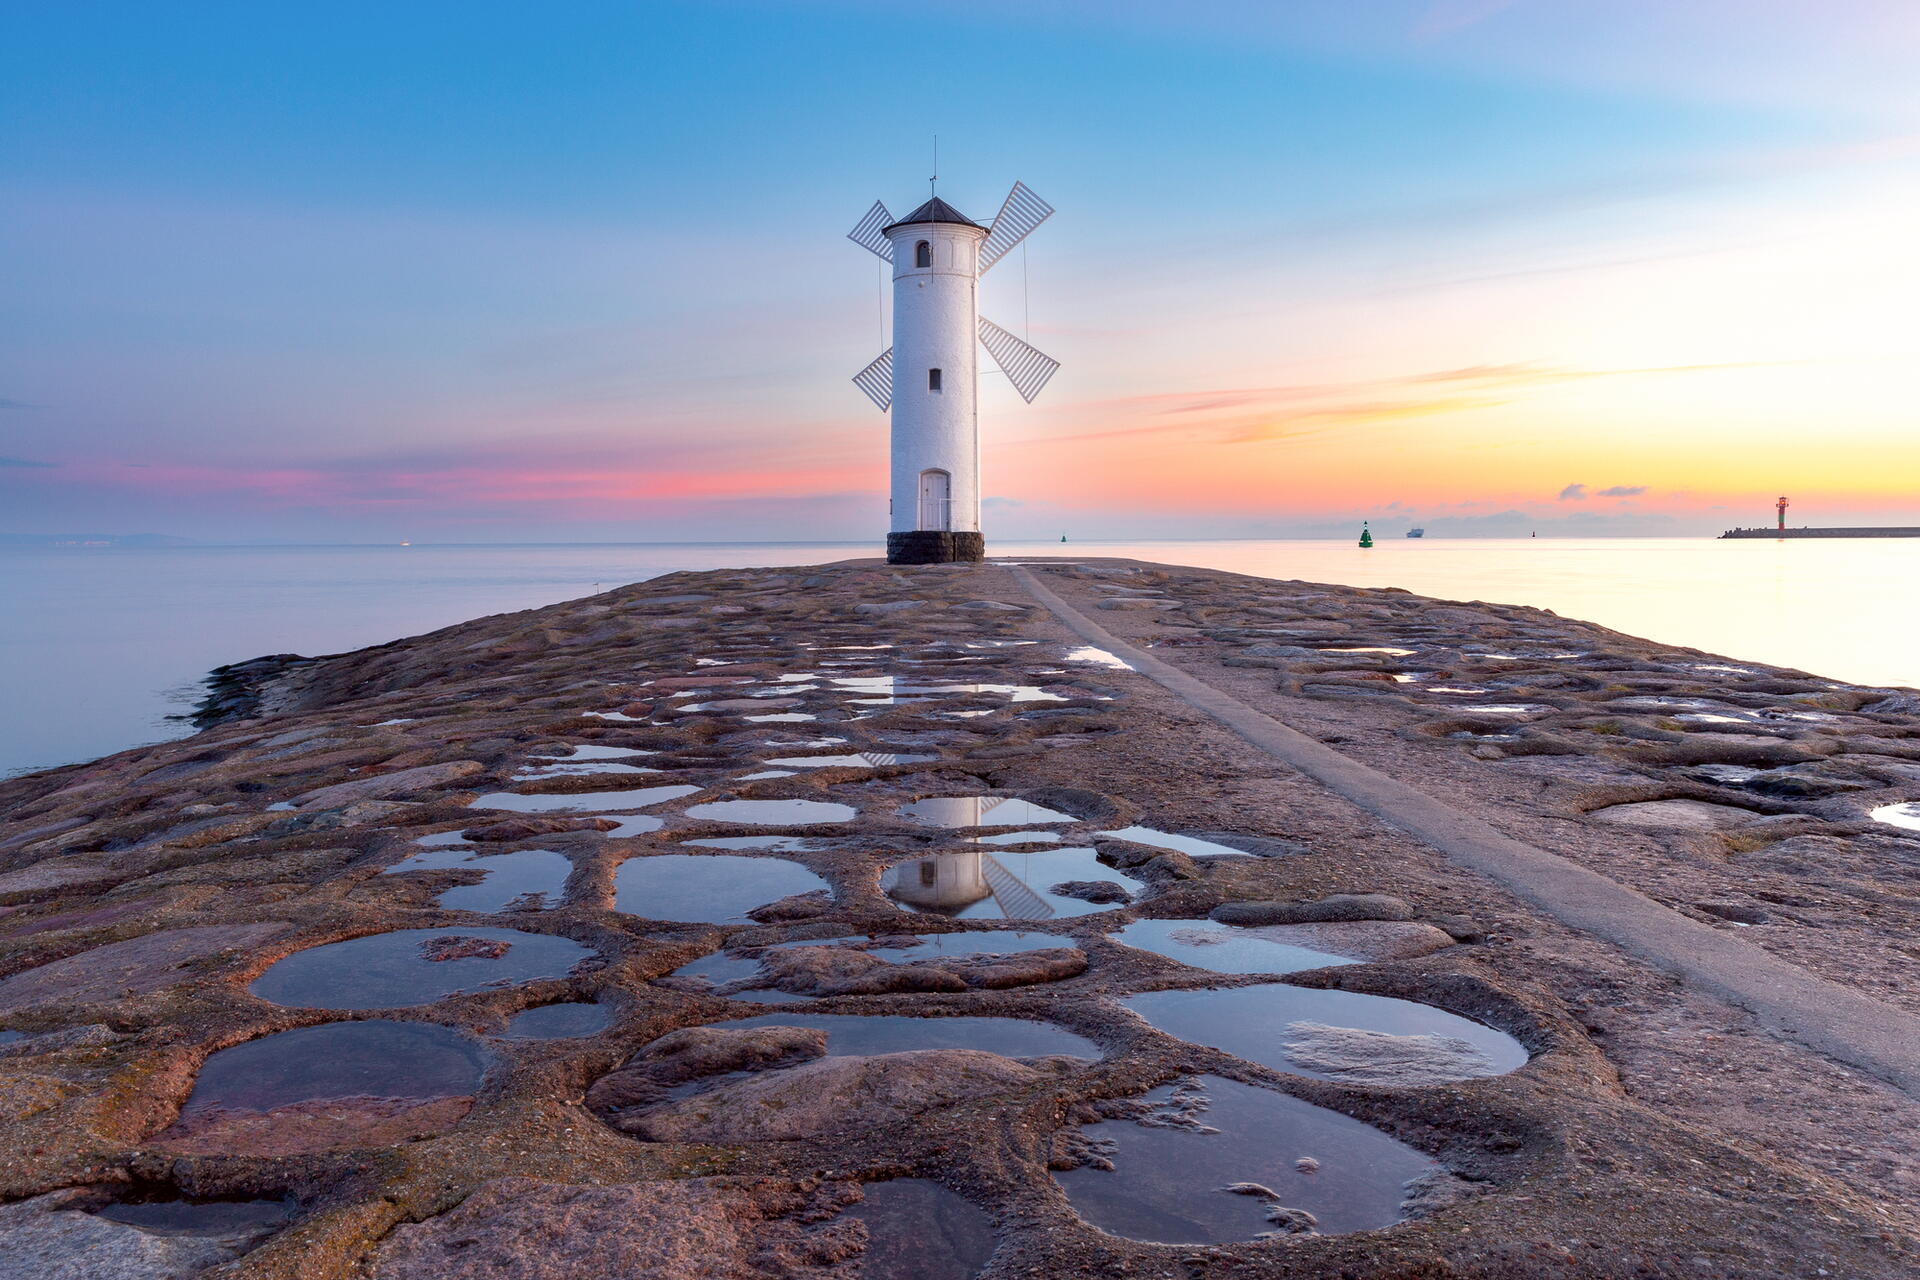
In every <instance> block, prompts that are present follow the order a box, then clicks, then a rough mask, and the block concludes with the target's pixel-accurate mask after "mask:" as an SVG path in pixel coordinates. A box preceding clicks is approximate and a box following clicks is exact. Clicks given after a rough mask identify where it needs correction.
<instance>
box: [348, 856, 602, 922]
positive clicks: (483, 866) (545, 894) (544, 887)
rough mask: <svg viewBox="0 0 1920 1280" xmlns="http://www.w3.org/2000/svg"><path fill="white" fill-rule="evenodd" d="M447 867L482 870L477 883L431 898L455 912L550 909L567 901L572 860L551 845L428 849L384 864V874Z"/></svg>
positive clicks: (454, 888)
mask: <svg viewBox="0 0 1920 1280" xmlns="http://www.w3.org/2000/svg"><path fill="white" fill-rule="evenodd" d="M447 869H458V870H463V871H465V870H473V871H484V872H486V875H487V878H486V879H485V880H482V881H481V882H480V883H479V884H463V885H456V886H454V887H453V888H451V889H448V890H447V891H446V892H445V893H442V894H441V895H440V896H439V897H438V898H435V899H434V901H435V902H436V903H438V904H439V905H440V906H443V907H447V908H450V909H451V910H454V911H504V910H506V909H507V908H508V907H509V906H511V907H513V908H514V909H515V910H521V911H549V910H552V909H553V908H554V907H557V906H559V905H560V904H561V902H563V901H564V900H565V899H566V892H567V877H568V876H570V875H572V874H573V863H572V862H571V861H570V860H569V859H568V858H567V857H566V855H565V854H560V853H555V852H554V851H553V850H551V849H520V850H517V851H515V852H513V853H491V854H490V853H482V852H480V851H479V850H476V849H473V848H470V847H460V846H454V847H446V848H439V849H428V850H426V851H424V852H421V853H416V854H414V855H413V856H412V857H409V858H407V859H406V860H405V861H403V862H398V863H395V864H394V865H393V866H391V867H388V868H387V870H386V874H387V875H390V876H394V875H400V874H402V873H404V872H408V871H442V870H447Z"/></svg>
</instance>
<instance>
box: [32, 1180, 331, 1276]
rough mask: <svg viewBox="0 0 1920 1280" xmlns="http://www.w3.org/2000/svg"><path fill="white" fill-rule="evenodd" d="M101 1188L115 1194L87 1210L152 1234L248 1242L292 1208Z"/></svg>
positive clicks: (289, 1203) (171, 1190)
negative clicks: (96, 1206) (98, 1205)
mask: <svg viewBox="0 0 1920 1280" xmlns="http://www.w3.org/2000/svg"><path fill="white" fill-rule="evenodd" d="M100 1190H101V1191H102V1192H104V1193H106V1194H108V1195H112V1196H113V1197H114V1198H113V1199H112V1200H109V1201H108V1202H107V1203H105V1204H103V1205H101V1206H100V1207H99V1208H97V1209H90V1210H88V1212H90V1213H92V1214H93V1216H94V1217H96V1218H105V1219H106V1220H107V1221H109V1222H118V1223H121V1224H123V1225H125V1226H129V1227H138V1228H140V1230H142V1231H145V1232H148V1233H150V1234H152V1235H157V1236H215V1237H219V1238H222V1239H231V1240H238V1241H253V1240H257V1239H258V1238H259V1237H262V1236H266V1235H270V1234H272V1233H273V1232H275V1231H278V1230H279V1229H280V1228H281V1227H283V1226H285V1225H286V1224H287V1222H288V1220H289V1219H291V1218H292V1217H293V1213H294V1210H295V1209H296V1208H297V1205H296V1203H295V1202H294V1201H293V1200H292V1199H291V1198H289V1199H285V1200H237V1199H226V1200H222V1199H215V1198H212V1197H205V1196H189V1195H183V1194H182V1193H181V1192H180V1190H179V1189H178V1188H177V1187H172V1186H164V1185H162V1186H149V1187H146V1188H139V1187H132V1188H127V1187H102V1188H100ZM41 1274H48V1273H46V1272H42V1273H41ZM54 1274H57V1273H54Z"/></svg>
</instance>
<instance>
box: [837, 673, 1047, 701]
mask: <svg viewBox="0 0 1920 1280" xmlns="http://www.w3.org/2000/svg"><path fill="white" fill-rule="evenodd" d="M833 683H834V685H835V686H836V687H838V688H840V689H844V690H847V691H849V692H852V693H868V694H875V695H878V696H876V697H873V698H857V699H853V700H852V701H854V702H856V703H857V704H859V705H861V706H869V705H878V704H882V703H885V702H889V701H895V700H898V701H913V700H915V699H916V698H919V697H923V696H924V697H958V696H960V695H962V694H982V693H993V694H1000V695H1002V696H1004V697H1005V698H1006V699H1007V700H1008V701H1010V702H1065V701H1066V699H1065V698H1064V697H1062V696H1061V695H1059V694H1057V693H1048V692H1047V691H1046V690H1045V689H1042V688H1041V687H1040V686H1039V685H1034V684H948V683H940V684H932V683H918V684H916V683H913V682H912V681H910V680H909V679H908V678H907V677H904V676H835V677H833Z"/></svg>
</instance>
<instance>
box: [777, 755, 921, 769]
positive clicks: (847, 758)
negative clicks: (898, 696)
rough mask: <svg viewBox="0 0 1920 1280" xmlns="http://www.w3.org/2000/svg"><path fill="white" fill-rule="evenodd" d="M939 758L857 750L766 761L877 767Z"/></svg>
mask: <svg viewBox="0 0 1920 1280" xmlns="http://www.w3.org/2000/svg"><path fill="white" fill-rule="evenodd" d="M939 758H940V757H939V756H915V755H903V754H901V753H900V752H897V751H858V752H853V753H851V754H847V755H837V756H782V757H781V758H780V759H778V760H769V761H767V763H768V764H770V765H777V766H780V767H782V768H787V769H829V768H855V769H877V768H880V767H881V766H883V765H890V764H925V763H926V762H927V761H929V760H938V759H939Z"/></svg>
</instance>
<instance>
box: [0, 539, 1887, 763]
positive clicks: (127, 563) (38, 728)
mask: <svg viewBox="0 0 1920 1280" xmlns="http://www.w3.org/2000/svg"><path fill="white" fill-rule="evenodd" d="M991 550H992V551H993V552H994V553H995V555H996V556H1004V557H1006V558H1027V557H1032V556H1059V555H1062V554H1070V555H1073V556H1086V557H1094V556H1125V557H1130V558H1134V559H1141V560H1155V561H1161V562H1164V563H1169V564H1183V565H1198V566H1203V567H1207V568H1214V569H1225V570H1229V571H1232V572H1235V573H1246V574H1253V575H1256V576H1261V577H1269V578H1280V579H1301V580H1305V581H1309V582H1338V583H1347V584H1350V585H1353V586H1363V587H1404V588H1406V589H1407V590H1409V591H1414V592H1417V593H1419V594H1422V595H1432V596H1438V597H1441V598H1444V599H1452V600H1487V601H1495V602H1500V603H1506V604H1526V605H1536V606H1539V607H1542V608H1547V609H1552V610H1554V611H1555V612H1557V613H1560V614H1562V615H1564V616H1566V617H1570V618H1581V619H1585V620H1587V621H1590V622H1597V623H1600V624H1602V625H1604V626H1608V627H1612V628H1615V629H1616V630H1620V631H1625V632H1627V633H1628V634H1630V635H1639V636H1646V637H1649V638H1651V639H1655V640H1660V641H1664V642H1666V643H1669V644H1675V645H1685V646H1688V647H1692V648H1698V649H1704V650H1707V651H1708V652H1711V653H1720V654H1726V655H1728V656H1730V657H1733V658H1735V659H1741V660H1747V661H1756V662H1769V663H1775V664H1779V665H1782V666H1789V667H1798V668H1801V669H1803V670H1807V671H1811V672H1813V673H1815V674H1817V675H1822V676H1828V677H1832V678H1834V679H1838V680H1848V681H1855V682H1859V683H1864V684H1874V685H1888V684H1890V685H1916V684H1920V646H1915V645H1912V644H1911V643H1907V642H1906V638H1907V637H1910V636H1912V635H1913V634H1914V633H1915V631H1916V629H1920V593H1916V592H1915V591H1914V590H1913V589H1912V585H1911V584H1912V583H1914V582H1915V581H1916V580H1920V539H1864V540H1853V539H1837V540H1807V541H1786V542H1778V541H1771V540H1754V541H1732V542H1722V541H1719V540H1716V539H1713V538H1605V539H1599V538H1596V539H1571V538H1538V539H1528V538H1486V539H1464V538H1463V539H1452V540H1449V539H1442V538H1422V539H1398V538H1383V539H1382V540H1381V541H1380V544H1379V545H1378V546H1376V547H1373V548H1371V549H1369V550H1361V549H1360V548H1358V547H1356V546H1354V545H1353V544H1352V543H1351V542H1349V541H1346V540H1341V541H1337V542H1336V541H1306V540H1302V541H1278V540H1274V541H1259V540H1247V541H1232V540H1223V541H1161V542H1084V543H1072V544H1069V545H1066V546H1062V545H1061V544H1059V543H1020V542H1006V543H993V544H991ZM874 554H877V548H876V547H875V546H873V545H870V544H864V543H681V544H672V543H652V544H629V545H618V544H611V545H610V544H598V545H531V546H472V545H466V546H416V547H397V546H378V547H376V546H348V547H179V548H144V547H143V548H112V547H107V548H80V547H61V548H34V549H15V548H8V549H5V550H0V600H3V601H5V606H6V625H5V626H4V627H0V776H5V775H9V774H14V773H20V772H25V771H27V770H31V769H42V768H48V767H51V766H54V765H59V764H66V763H71V762H73V761H77V760H88V759H92V758H94V757H96V756H101V755H105V754H107V753H109V752H114V751H119V750H122V749H124V748H126V747H130V746H135V745H138V744H140V743H145V742H155V741H159V740H161V739H164V738H169V737H178V736H181V735H182V734H185V733H187V732H190V728H189V726H187V725H185V724H184V723H182V722H179V721H172V720H169V719H167V717H168V716H169V715H174V714H179V713H180V712H183V711H186V710H188V709H189V708H190V707H191V705H192V704H193V702H194V700H195V699H196V698H197V697H198V696H199V681H200V679H201V677H203V676H204V675H205V674H206V673H207V671H208V670H209V669H211V668H213V667H215V666H218V665H220V664H222V663H229V662H242V661H245V660H246V659H248V658H254V657H259V656H260V655H262V654H268V653H302V654H309V655H311V654H324V653H338V652H340V651H342V650H346V649H354V648H359V647H361V646H364V645H370V644H379V643H382V642H384V641H387V640H392V639H395V638H396V637H400V636H407V635H417V634H419V633H421V632H424V631H431V630H433V629H435V628H438V627H444V626H449V625H452V624H453V623H456V622H463V621H465V620H467V619H469V618H475V617H479V616H481V615H483V614H490V613H501V612H505V611H508V610H514V609H531V608H536V607H539V606H541V605H548V604H553V603H556V602H558V601H561V600H567V599H571V598H574V597H578V596H584V595H591V594H594V593H595V592H598V591H606V590H611V589H612V588H614V587H617V586H621V585H623V584H625V583H629V582H637V581H641V580H643V579H646V578H652V577H657V576H659V575H660V574H663V573H670V572H674V571H676V570H683V569H717V568H730V567H760V566H778V565H802V564H820V563H824V562H828V561H833V560H843V559H847V558H850V557H855V556H867V555H874Z"/></svg>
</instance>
